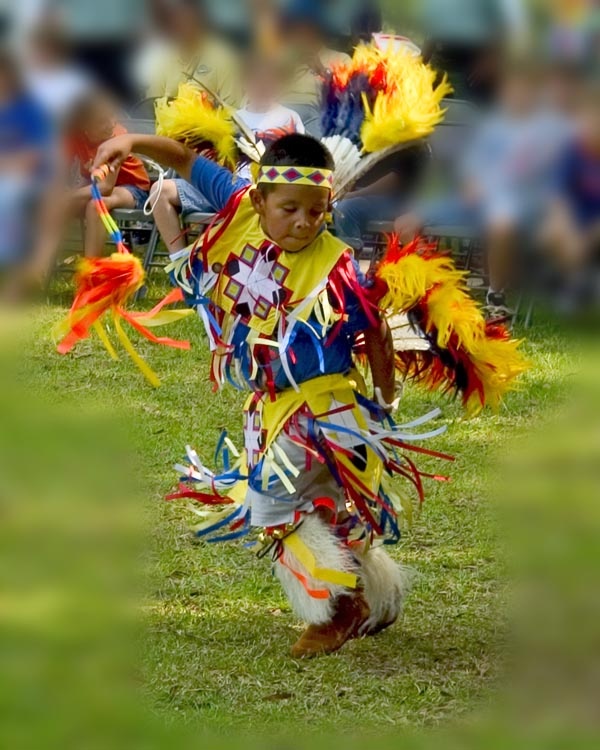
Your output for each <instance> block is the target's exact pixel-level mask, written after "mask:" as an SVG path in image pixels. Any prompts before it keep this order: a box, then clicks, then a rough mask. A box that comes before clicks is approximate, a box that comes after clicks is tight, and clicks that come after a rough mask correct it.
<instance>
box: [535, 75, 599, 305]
mask: <svg viewBox="0 0 600 750" xmlns="http://www.w3.org/2000/svg"><path fill="white" fill-rule="evenodd" d="M542 238H543V241H544V243H545V246H546V247H547V250H548V253H549V255H550V256H551V258H552V259H553V260H554V261H555V263H556V264H557V265H558V268H559V270H560V272H561V279H560V286H561V290H560V291H561V293H562V294H563V296H564V301H565V302H566V304H568V305H573V304H576V303H577V302H579V301H583V298H585V297H586V296H588V295H591V294H594V293H595V294H597V292H598V290H597V289H594V288H593V286H592V285H594V284H597V282H598V280H597V279H596V278H595V277H594V275H593V274H590V271H591V266H592V264H594V265H595V266H596V270H597V262H598V258H599V255H600V86H599V85H598V83H597V82H595V83H593V84H590V85H589V86H587V87H586V88H585V89H584V90H583V92H582V96H581V100H580V110H579V113H578V121H577V130H576V133H575V135H574V137H573V139H572V140H571V141H570V142H569V143H568V144H567V146H566V148H565V149H564V152H563V154H562V157H561V159H560V162H559V164H558V168H557V170H556V181H555V184H554V194H553V200H552V202H551V204H550V210H549V212H548V218H547V221H546V224H545V226H544V227H543V232H542Z"/></svg>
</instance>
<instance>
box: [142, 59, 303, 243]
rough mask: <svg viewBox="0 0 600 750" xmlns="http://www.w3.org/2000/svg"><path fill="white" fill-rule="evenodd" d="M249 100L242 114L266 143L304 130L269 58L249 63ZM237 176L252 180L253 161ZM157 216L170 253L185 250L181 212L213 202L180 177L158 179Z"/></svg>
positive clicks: (209, 208)
mask: <svg viewBox="0 0 600 750" xmlns="http://www.w3.org/2000/svg"><path fill="white" fill-rule="evenodd" d="M245 71H246V75H245V78H244V88H245V91H246V101H245V104H244V106H243V107H242V109H239V110H238V111H237V115H238V117H239V118H240V119H241V120H242V121H243V123H244V124H245V125H246V126H247V127H248V128H249V130H251V131H252V132H253V133H254V135H255V136H256V138H257V139H258V140H260V141H263V143H264V144H265V146H268V145H269V144H270V143H273V142H274V141H276V140H278V139H279V138H281V137H282V136H284V135H289V134H290V133H304V125H303V124H302V120H301V119H300V117H299V115H298V114H297V113H296V112H294V111H293V110H291V109H288V108H287V107H284V106H283V105H281V104H279V103H278V97H279V95H280V92H281V85H282V79H281V75H280V73H279V71H278V69H277V67H276V66H275V65H274V64H273V63H272V62H270V61H269V60H267V59H263V58H260V57H253V58H251V59H250V60H249V61H248V64H247V65H246V66H245ZM237 177H239V178H242V179H244V180H248V181H252V174H251V169H250V162H249V160H247V158H246V157H243V159H242V161H241V162H240V164H239V166H238V169H237ZM151 199H152V202H153V205H154V220H155V221H156V226H157V227H158V230H159V232H160V235H161V237H162V240H163V242H164V243H165V245H166V246H167V248H168V249H169V252H170V253H174V252H177V251H179V250H183V249H184V248H185V247H186V246H187V245H188V240H187V239H186V237H185V235H184V234H183V233H182V231H181V225H180V221H179V217H180V215H183V216H185V215H186V214H190V213H212V212H213V208H212V204H211V203H210V202H209V201H208V200H207V199H206V198H205V197H204V196H203V195H202V193H199V192H198V190H197V189H196V188H195V187H193V186H192V185H190V183H189V182H188V181H187V180H183V179H180V178H177V179H174V180H165V182H164V183H163V185H162V187H160V186H159V184H158V183H157V184H156V185H155V186H154V188H153V189H152V192H151Z"/></svg>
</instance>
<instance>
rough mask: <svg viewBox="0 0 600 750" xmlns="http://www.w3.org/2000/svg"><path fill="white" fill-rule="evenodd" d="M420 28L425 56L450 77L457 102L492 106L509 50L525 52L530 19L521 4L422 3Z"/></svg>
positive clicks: (476, 0)
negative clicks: (502, 66)
mask: <svg viewBox="0 0 600 750" xmlns="http://www.w3.org/2000/svg"><path fill="white" fill-rule="evenodd" d="M415 12H416V19H415V20H416V23H417V26H418V27H419V30H420V31H421V33H422V35H423V36H424V37H425V44H424V48H423V56H424V59H425V62H429V63H431V65H432V66H433V68H434V69H435V70H438V71H439V72H440V73H447V74H448V76H449V78H450V82H451V83H452V86H453V87H454V97H456V98H457V99H467V100H468V101H472V102H475V103H476V104H478V105H482V106H483V105H489V104H492V103H493V101H494V98H495V95H496V89H497V84H498V81H499V78H500V75H501V63H500V61H501V59H502V57H503V53H504V51H505V50H506V48H507V47H508V46H509V45H512V48H513V49H514V48H516V49H520V48H525V47H524V45H525V44H526V40H527V34H528V17H527V13H526V10H525V7H524V5H523V3H521V2H520V0H516V2H515V0H420V2H419V3H417V4H416V8H415Z"/></svg>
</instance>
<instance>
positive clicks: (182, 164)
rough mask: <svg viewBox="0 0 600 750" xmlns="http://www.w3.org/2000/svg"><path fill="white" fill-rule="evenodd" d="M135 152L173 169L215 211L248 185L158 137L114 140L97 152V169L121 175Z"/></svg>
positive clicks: (205, 160)
mask: <svg viewBox="0 0 600 750" xmlns="http://www.w3.org/2000/svg"><path fill="white" fill-rule="evenodd" d="M133 151H135V152H136V153H139V154H143V155H145V156H148V157H149V158H150V159H153V160H154V161H157V162H159V163H160V164H163V165H164V166H166V167H169V168H171V169H174V170H175V171H176V172H178V174H180V175H181V176H182V177H183V178H184V179H185V180H187V181H188V182H189V183H190V184H191V185H193V186H194V187H195V188H196V189H197V190H198V191H199V192H200V193H202V195H203V196H204V197H205V198H206V199H207V200H208V202H209V203H210V205H211V206H212V208H213V210H214V211H220V210H221V209H223V208H225V206H226V205H227V203H228V201H229V199H230V198H231V196H232V195H233V194H234V193H235V192H237V191H238V190H240V189H241V188H243V187H246V186H247V185H248V184H249V183H248V182H247V181H246V180H240V179H238V180H235V179H234V177H233V175H232V174H231V172H230V171H229V170H228V169H225V167H221V166H219V165H218V164H215V162H213V161H211V160H210V159H205V158H204V157H203V156H198V155H197V154H196V153H195V152H194V151H192V150H191V149H189V148H188V147H187V146H184V145H183V144H181V143H178V142H177V141H174V140H172V139H171V138H163V137H161V136H157V135H131V134H129V133H127V134H126V135H120V136H118V137H117V138H112V139H111V140H110V141H107V142H106V143H103V144H102V145H101V146H100V148H99V149H98V153H97V154H96V159H95V161H94V169H96V168H97V167H100V166H101V165H102V164H108V165H109V166H110V168H111V170H112V171H116V172H118V170H119V168H120V167H121V165H122V164H123V162H124V161H125V159H126V158H127V157H128V156H129V154H131V153H132V152H133Z"/></svg>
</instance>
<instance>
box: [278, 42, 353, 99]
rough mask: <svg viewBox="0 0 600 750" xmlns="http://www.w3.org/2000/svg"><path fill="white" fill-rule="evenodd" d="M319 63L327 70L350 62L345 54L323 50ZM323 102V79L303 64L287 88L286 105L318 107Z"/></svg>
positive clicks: (296, 69)
mask: <svg viewBox="0 0 600 750" xmlns="http://www.w3.org/2000/svg"><path fill="white" fill-rule="evenodd" d="M318 57H319V62H320V64H321V66H322V67H323V68H324V69H325V70H330V69H331V67H332V66H333V65H336V64H339V63H346V62H350V56H349V55H347V54H346V53H345V52H338V51H336V50H333V49H323V50H322V51H321V52H320V53H319V56H318ZM320 101H321V78H320V76H319V75H318V73H316V72H315V71H314V70H313V69H312V68H311V67H310V66H309V65H307V64H305V63H301V64H300V65H298V66H297V67H296V68H295V71H294V74H293V75H292V77H291V79H290V81H289V82H288V85H287V87H286V91H285V96H284V99H283V103H284V104H288V105H292V104H304V105H318V104H319V103H320Z"/></svg>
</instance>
